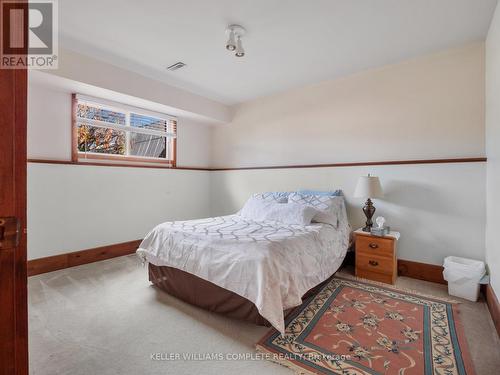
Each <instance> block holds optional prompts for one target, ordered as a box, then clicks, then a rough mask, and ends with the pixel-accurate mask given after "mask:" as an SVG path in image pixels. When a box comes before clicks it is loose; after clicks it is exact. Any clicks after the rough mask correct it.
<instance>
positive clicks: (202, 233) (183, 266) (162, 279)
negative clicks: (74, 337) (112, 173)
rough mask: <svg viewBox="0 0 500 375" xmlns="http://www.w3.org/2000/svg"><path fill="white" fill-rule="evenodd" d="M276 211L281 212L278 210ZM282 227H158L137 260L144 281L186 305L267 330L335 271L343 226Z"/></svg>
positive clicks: (235, 219)
mask: <svg viewBox="0 0 500 375" xmlns="http://www.w3.org/2000/svg"><path fill="white" fill-rule="evenodd" d="M281 207H283V206H281ZM342 207H343V209H341V210H339V211H341V212H339V213H338V215H339V221H338V225H336V226H335V225H331V224H325V223H316V222H312V223H310V224H308V225H299V224H288V223H283V222H280V221H276V220H262V219H259V220H255V219H252V218H249V217H246V216H244V215H242V214H241V212H240V213H239V214H234V215H227V216H220V217H212V218H206V219H199V220H188V221H174V222H167V223H163V224H160V225H158V226H157V227H156V228H154V229H153V230H152V231H151V232H150V233H149V234H148V235H147V236H146V237H145V239H144V240H143V242H142V243H141V245H140V247H139V249H138V250H137V253H138V255H139V256H140V257H141V258H142V259H143V260H144V261H145V262H148V263H149V265H148V267H149V279H150V281H151V282H152V283H153V284H154V285H156V286H157V287H159V288H161V289H162V290H164V291H166V292H167V293H169V294H171V295H174V296H176V297H178V298H180V299H182V300H184V301H186V302H188V303H191V304H194V305H197V306H200V307H203V308H205V309H208V310H211V311H216V312H220V313H223V314H226V315H228V316H231V317H236V318H239V319H245V320H248V321H252V322H254V323H256V324H267V323H269V324H270V325H272V326H274V327H275V328H276V329H277V330H278V331H280V332H284V328H285V327H284V313H285V311H286V310H288V309H290V308H293V307H295V306H298V305H300V304H301V303H302V298H303V297H304V296H305V295H307V293H308V292H309V293H311V292H312V291H314V290H315V287H316V288H317V287H318V285H320V284H322V283H323V282H324V281H325V280H327V279H328V278H329V277H330V276H331V275H333V274H334V273H335V272H336V271H337V269H338V268H339V267H340V265H341V264H342V261H343V259H344V257H345V254H346V251H347V248H348V242H349V232H350V227H349V224H348V223H347V217H346V213H345V206H344V204H343V199H342Z"/></svg>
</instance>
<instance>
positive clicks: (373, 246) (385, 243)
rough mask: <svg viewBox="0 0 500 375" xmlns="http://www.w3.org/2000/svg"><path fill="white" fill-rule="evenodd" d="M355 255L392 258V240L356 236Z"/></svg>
mask: <svg viewBox="0 0 500 375" xmlns="http://www.w3.org/2000/svg"><path fill="white" fill-rule="evenodd" d="M356 253H363V254H367V255H368V254H373V255H376V256H381V257H389V258H392V257H393V256H394V240H392V239H387V238H380V237H373V236H363V235H357V236H356Z"/></svg>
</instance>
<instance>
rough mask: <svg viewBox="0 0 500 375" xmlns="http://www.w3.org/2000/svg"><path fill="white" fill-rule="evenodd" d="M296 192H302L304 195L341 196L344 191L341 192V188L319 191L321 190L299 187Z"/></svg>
mask: <svg viewBox="0 0 500 375" xmlns="http://www.w3.org/2000/svg"><path fill="white" fill-rule="evenodd" d="M297 193H299V194H304V195H324V196H328V197H342V196H343V195H344V193H342V190H340V189H338V190H332V191H321V190H307V189H301V190H298V191H297Z"/></svg>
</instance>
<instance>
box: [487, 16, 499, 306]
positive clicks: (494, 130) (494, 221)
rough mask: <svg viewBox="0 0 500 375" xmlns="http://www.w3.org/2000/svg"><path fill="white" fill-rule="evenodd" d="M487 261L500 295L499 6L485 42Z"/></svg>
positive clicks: (494, 287) (496, 289)
mask: <svg viewBox="0 0 500 375" xmlns="http://www.w3.org/2000/svg"><path fill="white" fill-rule="evenodd" d="M486 154H487V156H488V165H487V177H486V179H487V183H486V190H487V192H486V207H487V215H486V260H487V262H488V266H489V269H490V274H491V284H492V285H493V289H494V290H495V293H496V295H497V296H500V244H499V242H498V235H497V233H498V228H499V227H500V197H499V195H498V192H499V191H500V7H497V10H496V12H495V16H494V18H493V20H492V22H491V26H490V31H489V33H488V39H487V41H486Z"/></svg>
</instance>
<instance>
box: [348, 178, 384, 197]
mask: <svg viewBox="0 0 500 375" xmlns="http://www.w3.org/2000/svg"><path fill="white" fill-rule="evenodd" d="M383 196H384V192H383V191H382V186H381V185H380V180H379V179H378V177H376V176H370V175H368V176H361V177H360V178H359V179H358V184H357V185H356V190H355V191H354V197H355V198H365V199H367V198H382V197H383Z"/></svg>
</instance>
